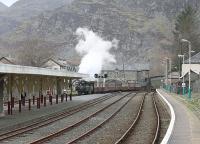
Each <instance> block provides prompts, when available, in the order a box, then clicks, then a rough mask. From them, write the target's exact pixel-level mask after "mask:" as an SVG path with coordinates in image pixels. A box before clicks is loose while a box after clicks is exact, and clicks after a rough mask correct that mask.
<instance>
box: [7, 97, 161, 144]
mask: <svg viewBox="0 0 200 144" xmlns="http://www.w3.org/2000/svg"><path fill="white" fill-rule="evenodd" d="M134 96H135V95H133V94H131V93H127V94H125V95H121V97H120V98H119V97H116V98H117V100H116V99H115V100H114V101H112V103H111V102H109V104H107V105H103V107H102V108H101V109H97V110H95V111H93V112H92V113H90V114H89V115H87V116H85V117H84V118H80V119H77V120H78V121H76V122H74V123H71V124H65V125H66V126H65V127H64V128H63V127H62V128H60V129H57V130H54V131H53V132H51V133H50V134H48V133H47V134H46V135H45V136H40V137H38V138H33V139H32V140H29V141H27V142H26V143H30V144H40V143H66V144H73V143H82V141H84V140H86V138H87V137H90V136H91V135H93V134H94V133H95V132H96V131H97V132H99V130H98V129H101V128H102V127H103V126H104V125H105V127H106V126H107V123H109V122H112V121H113V120H112V119H116V115H118V113H119V112H120V111H125V106H126V105H127V104H128V103H130V101H131V100H132V99H133V98H134ZM140 96H142V95H140ZM110 97H114V96H110ZM138 98H139V97H138ZM102 99H103V98H102ZM102 101H103V100H102ZM134 101H135V99H134ZM156 102H158V101H156V100H155V96H154V93H151V94H144V95H143V96H142V97H140V100H139V103H138V105H137V109H136V110H135V117H134V120H133V121H132V120H131V121H130V122H131V125H129V127H128V125H127V127H126V128H127V130H124V131H123V132H122V133H121V134H120V135H119V136H118V137H117V138H114V139H113V141H112V142H111V143H115V144H121V143H123V144H130V143H131V144H134V143H152V144H154V143H158V138H159V131H160V116H159V111H158V108H157V104H156ZM129 105H130V104H129ZM123 108H124V109H123ZM126 108H127V107H126ZM109 109H110V110H109ZM122 109H123V110H122ZM121 113H122V112H121ZM71 115H72V114H71ZM103 115H107V116H105V117H104V116H103ZM102 116H103V117H102ZM94 121H95V122H94ZM52 123H53V122H52ZM129 124H130V123H129ZM88 126H89V127H88ZM86 127H88V128H86ZM40 128H41V127H40ZM50 128H51V126H49V129H50ZM42 129H43V128H42ZM33 130H34V129H33ZM77 132H78V133H77ZM29 133H30V134H32V130H30V132H29ZM34 133H37V131H35V132H34ZM30 136H31V135H30ZM20 137H23V135H22V136H21V135H20ZM33 137H34V136H33ZM8 140H9V139H8ZM19 140H20V139H19ZM7 142H8V143H9V141H7ZM95 142H96V141H95ZM11 143H12V142H11ZM21 143H22V141H21ZM83 143H84V142H83Z"/></svg>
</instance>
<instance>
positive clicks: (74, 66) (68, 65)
mask: <svg viewBox="0 0 200 144" xmlns="http://www.w3.org/2000/svg"><path fill="white" fill-rule="evenodd" d="M78 65H79V64H78V63H75V62H72V61H69V60H64V59H58V60H55V59H52V58H50V59H48V60H46V61H45V62H44V63H43V64H42V66H41V67H43V68H50V69H57V70H67V71H71V72H78Z"/></svg>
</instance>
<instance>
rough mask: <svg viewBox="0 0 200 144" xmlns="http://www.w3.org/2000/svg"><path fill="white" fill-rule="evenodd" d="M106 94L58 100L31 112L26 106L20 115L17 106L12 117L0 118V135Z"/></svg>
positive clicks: (34, 108) (32, 109)
mask: <svg viewBox="0 0 200 144" xmlns="http://www.w3.org/2000/svg"><path fill="white" fill-rule="evenodd" d="M104 95H106V94H92V95H81V96H74V97H73V101H69V100H68V101H67V102H66V101H63V102H62V103H61V102H60V100H59V103H58V104H56V103H55V102H53V104H52V105H50V104H49V103H48V104H47V105H46V107H44V106H43V105H41V107H40V109H37V107H36V105H33V106H32V107H31V110H30V111H29V110H28V105H26V106H25V107H23V109H22V111H21V113H19V112H18V107H17V105H16V106H15V108H14V109H13V115H7V114H6V115H5V116H4V117H0V133H1V132H2V131H4V130H7V129H10V128H13V127H17V125H21V124H23V123H29V122H30V121H32V120H34V119H37V118H39V117H42V116H47V115H50V114H53V113H56V112H59V111H62V110H64V109H67V108H70V107H74V106H77V105H80V104H81V103H84V102H87V101H89V100H92V99H95V98H99V97H101V96H104Z"/></svg>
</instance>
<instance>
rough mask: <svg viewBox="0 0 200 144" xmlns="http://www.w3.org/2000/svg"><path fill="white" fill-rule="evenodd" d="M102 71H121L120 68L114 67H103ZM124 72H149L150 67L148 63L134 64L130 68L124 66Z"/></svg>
mask: <svg viewBox="0 0 200 144" xmlns="http://www.w3.org/2000/svg"><path fill="white" fill-rule="evenodd" d="M103 70H119V71H121V70H123V68H122V66H119V65H115V66H111V67H104V68H103ZM124 70H126V71H127V70H128V71H145V70H147V71H148V70H150V65H149V64H148V63H135V64H132V65H131V66H125V67H124Z"/></svg>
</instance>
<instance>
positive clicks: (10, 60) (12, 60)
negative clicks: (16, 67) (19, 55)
mask: <svg viewBox="0 0 200 144" xmlns="http://www.w3.org/2000/svg"><path fill="white" fill-rule="evenodd" d="M3 59H5V60H6V61H8V62H9V63H10V64H16V61H15V59H14V58H10V57H1V58H0V61H1V60H3Z"/></svg>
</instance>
